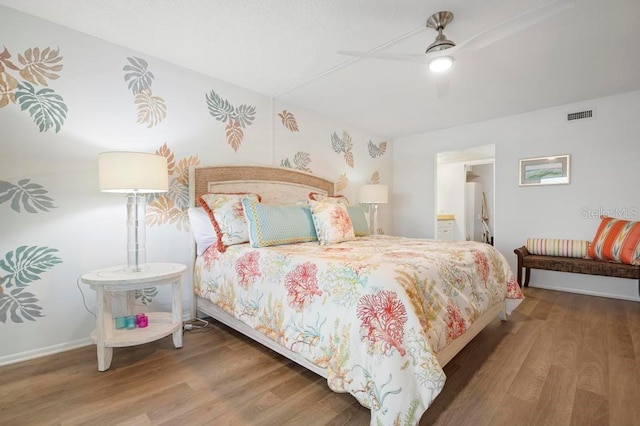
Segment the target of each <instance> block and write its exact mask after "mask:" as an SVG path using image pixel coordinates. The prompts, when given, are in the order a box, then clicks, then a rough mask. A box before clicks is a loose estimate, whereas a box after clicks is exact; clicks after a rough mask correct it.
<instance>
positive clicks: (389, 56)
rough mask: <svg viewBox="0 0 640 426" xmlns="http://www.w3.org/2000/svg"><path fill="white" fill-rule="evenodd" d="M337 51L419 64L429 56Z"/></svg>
mask: <svg viewBox="0 0 640 426" xmlns="http://www.w3.org/2000/svg"><path fill="white" fill-rule="evenodd" d="M338 53H339V54H341V55H347V56H357V57H359V58H370V59H384V60H391V61H405V62H407V61H408V62H419V63H421V64H426V63H427V62H428V60H429V56H427V55H426V54H425V53H418V54H411V53H382V52H353V51H350V50H340V51H338Z"/></svg>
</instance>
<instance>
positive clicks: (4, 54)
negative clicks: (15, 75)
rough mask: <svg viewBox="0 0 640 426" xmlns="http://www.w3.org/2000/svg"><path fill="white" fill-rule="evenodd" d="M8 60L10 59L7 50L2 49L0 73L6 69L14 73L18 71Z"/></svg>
mask: <svg viewBox="0 0 640 426" xmlns="http://www.w3.org/2000/svg"><path fill="white" fill-rule="evenodd" d="M3 47H4V46H3ZM9 58H11V53H9V51H8V50H7V48H6V47H4V50H3V51H2V52H0V72H5V69H6V68H9V69H11V70H14V71H19V70H20V68H18V67H17V66H16V65H15V64H14V63H13V62H11V61H10V60H9Z"/></svg>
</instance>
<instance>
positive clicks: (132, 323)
mask: <svg viewBox="0 0 640 426" xmlns="http://www.w3.org/2000/svg"><path fill="white" fill-rule="evenodd" d="M126 323H127V329H128V330H132V329H134V328H136V316H135V315H128V316H127V317H126Z"/></svg>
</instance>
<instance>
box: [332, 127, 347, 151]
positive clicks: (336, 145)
mask: <svg viewBox="0 0 640 426" xmlns="http://www.w3.org/2000/svg"><path fill="white" fill-rule="evenodd" d="M331 147H332V148H333V150H334V151H335V152H336V153H338V154H339V153H341V152H343V151H344V142H343V141H342V139H340V137H339V136H338V134H337V133H336V132H333V133H332V134H331Z"/></svg>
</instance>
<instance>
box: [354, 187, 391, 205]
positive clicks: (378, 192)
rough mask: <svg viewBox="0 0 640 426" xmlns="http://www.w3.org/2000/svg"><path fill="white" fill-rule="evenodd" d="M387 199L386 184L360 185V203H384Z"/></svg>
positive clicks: (387, 190) (387, 189)
mask: <svg viewBox="0 0 640 426" xmlns="http://www.w3.org/2000/svg"><path fill="white" fill-rule="evenodd" d="M388 199H389V188H388V187H387V185H362V186H361V187H360V202H361V203H379V204H384V203H386V202H388Z"/></svg>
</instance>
